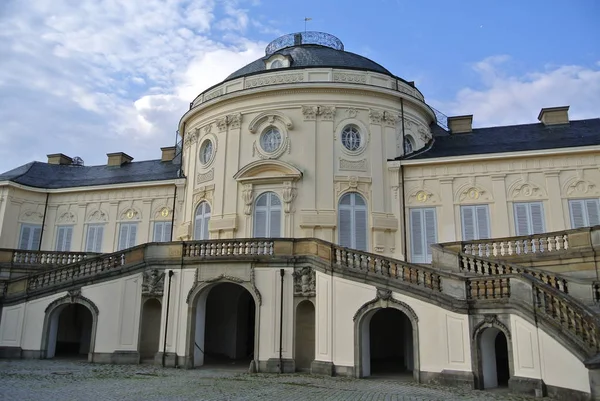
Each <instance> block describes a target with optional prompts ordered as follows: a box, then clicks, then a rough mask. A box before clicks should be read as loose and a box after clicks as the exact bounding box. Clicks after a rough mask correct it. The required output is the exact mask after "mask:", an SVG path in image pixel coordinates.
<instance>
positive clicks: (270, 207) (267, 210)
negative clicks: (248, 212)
mask: <svg viewBox="0 0 600 401" xmlns="http://www.w3.org/2000/svg"><path fill="white" fill-rule="evenodd" d="M254 236H255V237H266V238H277V237H280V236H281V201H280V200H279V197H277V195H276V194H275V193H273V192H265V193H264V194H261V195H260V196H259V197H258V198H256V204H255V205H254Z"/></svg>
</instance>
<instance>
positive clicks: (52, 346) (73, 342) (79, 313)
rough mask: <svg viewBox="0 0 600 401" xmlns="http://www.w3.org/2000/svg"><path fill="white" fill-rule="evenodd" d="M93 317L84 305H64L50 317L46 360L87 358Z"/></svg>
mask: <svg viewBox="0 0 600 401" xmlns="http://www.w3.org/2000/svg"><path fill="white" fill-rule="evenodd" d="M93 320H94V319H93V316H92V313H91V312H90V310H89V309H88V308H86V307H85V306H84V305H81V304H77V303H72V304H65V305H63V306H60V307H58V308H57V309H55V310H54V313H52V315H51V317H50V326H49V332H48V336H49V338H48V350H47V353H46V358H54V357H56V358H87V357H88V353H90V351H91V349H90V348H91V338H92V329H93Z"/></svg>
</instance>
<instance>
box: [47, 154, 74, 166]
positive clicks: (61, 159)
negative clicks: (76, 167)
mask: <svg viewBox="0 0 600 401" xmlns="http://www.w3.org/2000/svg"><path fill="white" fill-rule="evenodd" d="M46 156H48V164H63V165H64V164H72V163H73V159H71V158H70V157H69V156H67V155H63V154H62V153H53V154H51V155H46Z"/></svg>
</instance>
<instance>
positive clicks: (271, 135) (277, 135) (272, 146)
mask: <svg viewBox="0 0 600 401" xmlns="http://www.w3.org/2000/svg"><path fill="white" fill-rule="evenodd" d="M260 146H261V148H263V150H264V151H265V152H267V153H273V152H275V151H276V150H277V149H279V147H280V146H281V132H279V130H278V129H277V128H274V127H270V128H267V129H266V130H265V131H264V132H263V133H262V136H261V137H260Z"/></svg>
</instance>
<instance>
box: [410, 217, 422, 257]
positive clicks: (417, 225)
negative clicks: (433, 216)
mask: <svg viewBox="0 0 600 401" xmlns="http://www.w3.org/2000/svg"><path fill="white" fill-rule="evenodd" d="M423 242H424V241H423V222H422V212H421V209H411V210H410V249H411V255H410V261H411V262H413V263H422V262H424V261H425V252H424V250H423Z"/></svg>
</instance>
